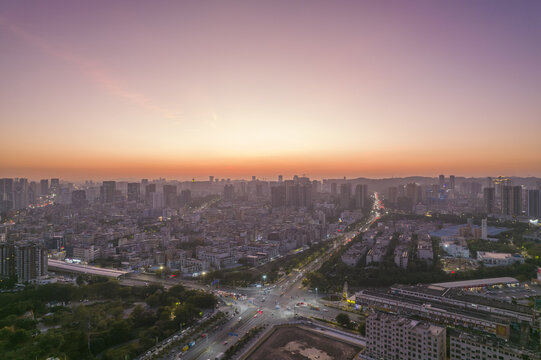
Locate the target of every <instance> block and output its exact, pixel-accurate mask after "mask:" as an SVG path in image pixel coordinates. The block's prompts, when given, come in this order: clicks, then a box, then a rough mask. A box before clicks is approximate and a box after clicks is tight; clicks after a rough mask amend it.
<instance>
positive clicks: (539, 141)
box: [0, 0, 541, 179]
mask: <svg viewBox="0 0 541 360" xmlns="http://www.w3.org/2000/svg"><path fill="white" fill-rule="evenodd" d="M540 39H541V1H536V0H532V1H499V0H485V1H481V0H479V1H471V0H465V1H449V2H440V1H407V2H406V1H385V0H380V1H339V0H338V1H317V0H310V1H308V0H307V1H300V0H299V1H295V0H287V1H283V0H273V1H253V0H250V1H225V0H222V1H209V0H199V1H131V0H130V1H91V2H90V1H84V2H83V1H73V0H67V1H57V0H49V1H24V0H22V1H7V0H0V53H1V55H0V130H1V131H0V176H3V177H23V176H24V177H29V178H40V177H61V178H66V179H86V178H89V179H107V178H141V177H154V176H156V177H157V176H162V177H167V178H175V179H191V178H193V177H195V178H206V177H207V176H208V175H215V176H216V177H219V178H221V177H231V178H243V177H244V178H246V177H249V176H251V175H257V176H258V177H263V178H265V177H266V178H275V177H276V176H277V175H278V174H283V175H285V176H290V175H293V174H299V175H301V174H305V175H307V176H310V177H313V178H324V177H342V176H347V177H358V176H364V177H376V178H377V177H398V176H407V175H428V176H436V175H438V174H440V173H446V174H451V173H453V174H456V175H457V176H485V175H500V174H503V175H509V176H541V101H540V99H541V66H540V65H539V64H541V41H540Z"/></svg>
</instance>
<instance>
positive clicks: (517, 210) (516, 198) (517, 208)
mask: <svg viewBox="0 0 541 360" xmlns="http://www.w3.org/2000/svg"><path fill="white" fill-rule="evenodd" d="M512 199H513V201H512V212H513V215H516V216H518V215H522V186H520V185H517V186H513V195H512Z"/></svg>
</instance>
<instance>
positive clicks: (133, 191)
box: [128, 182, 141, 201]
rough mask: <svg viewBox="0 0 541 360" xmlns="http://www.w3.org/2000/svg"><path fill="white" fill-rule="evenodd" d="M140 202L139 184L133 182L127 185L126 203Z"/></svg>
mask: <svg viewBox="0 0 541 360" xmlns="http://www.w3.org/2000/svg"><path fill="white" fill-rule="evenodd" d="M139 200H141V184H140V183H137V182H134V183H128V201H139Z"/></svg>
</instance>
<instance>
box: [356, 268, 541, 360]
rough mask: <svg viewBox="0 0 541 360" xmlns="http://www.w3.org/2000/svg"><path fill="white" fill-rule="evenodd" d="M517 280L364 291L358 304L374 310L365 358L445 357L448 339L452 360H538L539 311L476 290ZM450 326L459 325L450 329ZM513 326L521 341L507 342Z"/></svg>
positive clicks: (368, 329) (485, 280)
mask: <svg viewBox="0 0 541 360" xmlns="http://www.w3.org/2000/svg"><path fill="white" fill-rule="evenodd" d="M517 285H518V281H517V280H516V279H513V278H493V279H479V280H470V281H459V282H448V283H438V284H430V285H417V286H409V285H394V286H392V287H391V288H390V289H388V290H363V291H360V292H358V293H357V294H356V302H357V304H358V305H360V306H364V307H367V308H370V309H372V311H373V313H372V314H371V315H369V316H368V317H367V322H366V335H367V349H366V351H365V353H364V358H365V359H380V358H384V359H427V360H428V359H446V358H447V357H446V354H445V348H446V339H449V343H450V359H452V360H466V359H504V360H514V359H540V358H541V353H540V352H539V351H538V349H532V348H529V347H528V339H529V336H530V334H531V333H535V331H539V327H540V322H539V320H538V316H539V314H538V313H537V312H536V310H535V309H534V308H532V307H528V306H524V305H517V304H512V303H508V302H505V301H499V300H496V299H489V298H487V297H485V296H483V293H482V292H478V291H476V290H478V289H481V288H490V287H501V286H504V287H513V286H517ZM446 328H453V329H455V330H453V331H452V332H450V333H449V334H446ZM459 329H461V330H459ZM512 329H515V330H513V331H518V332H519V334H518V338H519V343H516V342H510V341H509V339H510V334H511V331H512ZM442 349H443V351H441V350H442Z"/></svg>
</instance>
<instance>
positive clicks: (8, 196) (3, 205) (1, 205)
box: [0, 178, 13, 211]
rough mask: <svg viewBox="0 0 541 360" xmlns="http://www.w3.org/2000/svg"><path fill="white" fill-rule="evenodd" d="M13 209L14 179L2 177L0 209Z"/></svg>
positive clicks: (0, 183) (0, 180)
mask: <svg viewBox="0 0 541 360" xmlns="http://www.w3.org/2000/svg"><path fill="white" fill-rule="evenodd" d="M11 209H13V179H7V178H5V179H0V211H8V210H11Z"/></svg>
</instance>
